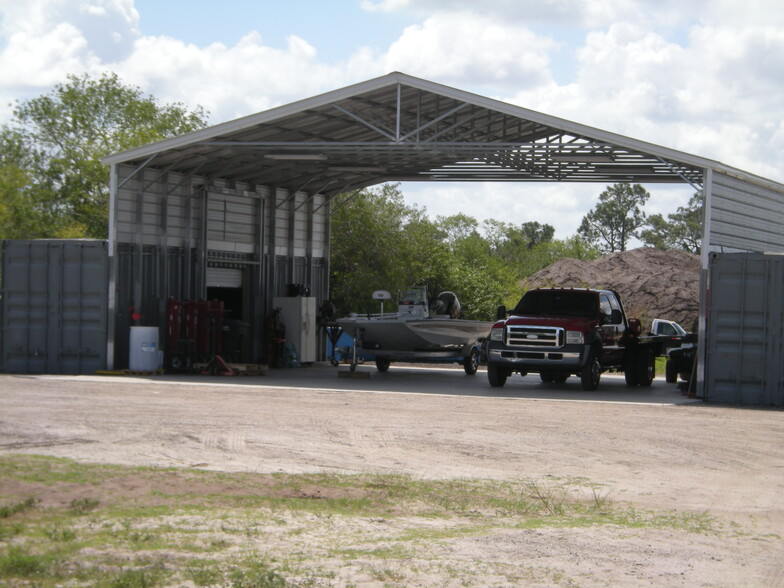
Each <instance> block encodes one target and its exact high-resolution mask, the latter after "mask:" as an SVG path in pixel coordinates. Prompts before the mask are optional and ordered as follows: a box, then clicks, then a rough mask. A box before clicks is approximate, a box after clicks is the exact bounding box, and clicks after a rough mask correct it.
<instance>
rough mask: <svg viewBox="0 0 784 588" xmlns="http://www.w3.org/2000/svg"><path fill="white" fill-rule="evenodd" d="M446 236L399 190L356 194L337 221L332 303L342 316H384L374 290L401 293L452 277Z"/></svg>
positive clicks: (387, 186)
mask: <svg viewBox="0 0 784 588" xmlns="http://www.w3.org/2000/svg"><path fill="white" fill-rule="evenodd" d="M443 238H444V235H443V233H442V232H441V231H439V230H438V229H437V227H436V226H435V225H434V224H433V223H432V222H430V221H429V220H428V219H427V217H426V216H425V214H424V210H422V209H419V208H415V207H409V206H407V205H406V204H405V201H404V198H403V194H402V193H401V192H400V189H399V185H398V184H384V185H382V186H380V187H378V188H374V189H369V190H361V191H355V192H352V193H350V194H347V195H345V196H344V197H343V200H341V202H340V203H339V204H338V205H337V206H336V207H335V210H334V211H333V213H332V217H331V250H330V297H331V299H332V302H333V303H334V304H335V307H336V309H337V311H338V314H339V315H345V314H347V313H349V312H360V313H367V312H378V303H377V302H376V301H374V300H373V299H372V298H371V294H372V293H373V291H374V290H388V291H390V292H392V293H394V292H396V291H397V290H400V289H403V288H406V287H409V286H411V285H413V284H417V283H419V282H421V281H423V280H432V281H443V280H444V275H445V274H446V272H447V271H448V267H449V263H448V259H449V253H448V251H449V250H448V247H447V246H446V245H445V244H444V241H443Z"/></svg>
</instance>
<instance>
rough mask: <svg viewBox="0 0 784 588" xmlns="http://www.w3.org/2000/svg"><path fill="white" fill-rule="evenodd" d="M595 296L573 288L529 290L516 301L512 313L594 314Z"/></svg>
mask: <svg viewBox="0 0 784 588" xmlns="http://www.w3.org/2000/svg"><path fill="white" fill-rule="evenodd" d="M596 302H597V296H596V294H595V293H593V292H582V291H574V290H564V291H560V290H555V291H554V290H529V291H528V292H526V293H525V295H524V296H523V297H522V298H521V299H520V302H518V303H517V306H515V308H514V310H513V311H512V313H513V314H516V315H526V316H581V317H586V318H589V317H595V316H596Z"/></svg>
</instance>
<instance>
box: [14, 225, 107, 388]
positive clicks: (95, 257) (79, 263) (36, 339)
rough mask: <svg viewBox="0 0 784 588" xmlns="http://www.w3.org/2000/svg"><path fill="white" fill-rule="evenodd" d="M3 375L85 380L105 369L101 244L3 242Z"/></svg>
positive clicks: (104, 280) (104, 286)
mask: <svg viewBox="0 0 784 588" xmlns="http://www.w3.org/2000/svg"><path fill="white" fill-rule="evenodd" d="M2 294H3V305H2V310H3V312H2V330H3V333H2V345H1V347H2V370H3V371H4V372H6V373H17V374H89V373H93V372H95V370H99V369H105V367H106V342H107V306H108V251H107V243H106V242H105V241H93V240H40V241H4V242H3V274H2Z"/></svg>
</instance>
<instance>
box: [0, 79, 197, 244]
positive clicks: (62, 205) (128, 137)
mask: <svg viewBox="0 0 784 588" xmlns="http://www.w3.org/2000/svg"><path fill="white" fill-rule="evenodd" d="M13 117H14V119H13V121H12V124H11V126H8V127H5V128H3V130H2V134H3V141H2V148H1V149H0V157H2V163H3V170H4V171H3V176H2V177H0V182H3V183H2V186H0V197H2V204H0V209H2V210H3V211H5V214H10V216H11V217H18V216H19V215H20V214H21V215H22V216H24V214H25V212H24V211H25V209H26V211H27V213H29V214H30V215H31V216H32V217H33V218H35V217H36V216H37V215H42V218H41V221H42V222H41V223H39V226H40V227H43V229H44V232H45V233H46V234H44V235H41V234H37V232H36V231H31V232H27V233H25V234H22V235H19V237H21V238H27V237H38V236H48V237H59V236H84V237H94V238H105V237H106V235H107V225H108V184H109V169H108V167H107V166H105V165H103V164H102V163H101V161H100V160H101V158H102V157H104V156H106V155H109V154H111V153H114V152H117V151H123V150H125V149H130V148H133V147H138V146H140V145H144V144H147V143H150V142H153V141H157V140H160V139H164V138H167V137H172V136H175V135H179V134H182V133H185V132H188V131H192V130H195V129H198V128H202V127H204V126H205V125H206V122H207V121H206V113H205V112H204V111H203V110H202V109H201V107H197V108H196V109H194V110H189V109H187V108H186V107H185V106H183V105H182V104H180V103H173V104H165V105H159V104H158V102H157V101H156V100H155V98H153V97H152V96H146V95H144V94H143V93H142V91H141V90H140V89H139V88H137V87H135V86H126V85H123V84H122V83H121V82H120V80H119V78H118V77H117V75H116V74H113V73H106V74H103V75H102V76H101V77H100V78H98V79H92V78H90V77H89V76H87V75H86V74H85V75H82V76H74V75H71V76H68V82H67V83H65V84H58V85H56V86H55V87H54V89H53V90H52V91H51V92H50V93H48V94H46V95H43V96H39V97H38V98H33V99H31V100H28V101H25V102H22V103H20V104H18V105H17V106H16V108H15V109H14V112H13ZM14 168H15V169H16V171H13V170H14ZM9 210H10V211H11V212H10V213H9V212H8V211H9ZM2 228H3V230H4V231H5V230H6V229H7V227H2ZM1 236H7V234H6V233H5V232H4V233H3V234H2V235H0V237H1Z"/></svg>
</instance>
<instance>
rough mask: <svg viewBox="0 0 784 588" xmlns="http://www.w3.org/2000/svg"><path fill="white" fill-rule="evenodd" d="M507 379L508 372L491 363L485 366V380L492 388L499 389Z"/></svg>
mask: <svg viewBox="0 0 784 588" xmlns="http://www.w3.org/2000/svg"><path fill="white" fill-rule="evenodd" d="M508 377H509V370H507V369H506V368H503V367H501V366H497V365H494V364H492V363H490V364H487V380H488V381H489V382H490V385H491V386H492V387H493V388H501V387H503V385H504V384H506V378H508Z"/></svg>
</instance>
